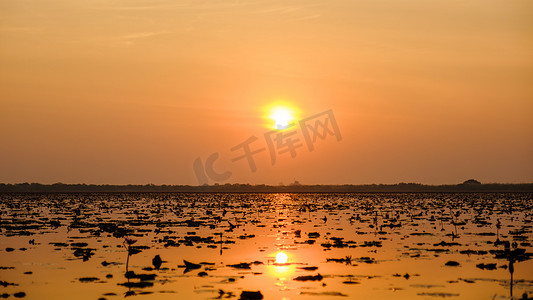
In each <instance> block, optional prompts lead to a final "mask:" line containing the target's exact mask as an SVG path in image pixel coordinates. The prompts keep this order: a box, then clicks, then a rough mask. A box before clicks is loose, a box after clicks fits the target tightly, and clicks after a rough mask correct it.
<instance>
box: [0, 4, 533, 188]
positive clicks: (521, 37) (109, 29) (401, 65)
mask: <svg viewBox="0 0 533 300" xmlns="http://www.w3.org/2000/svg"><path fill="white" fill-rule="evenodd" d="M0 70H1V71H0V137H1V144H0V145H1V146H0V182H4V183H17V182H41V183H54V182H64V183H97V184H102V183H109V184H146V183H153V184H194V185H196V184H199V181H198V180H197V176H196V175H197V174H196V173H195V169H194V168H193V164H194V162H195V160H197V159H199V160H198V161H201V163H202V165H205V162H206V160H207V158H208V157H209V156H210V155H212V154H213V153H218V154H219V157H218V159H217V160H216V161H215V163H214V165H213V167H214V170H215V171H216V172H217V173H224V172H231V174H230V175H228V176H229V177H228V178H227V179H224V180H221V181H220V182H219V183H227V182H229V183H252V184H256V183H265V184H279V183H284V184H289V183H291V182H293V181H295V180H298V181H299V182H301V183H303V184H316V183H321V184H345V183H353V184H366V183H398V182H419V183H425V184H448V183H459V182H462V181H464V180H466V179H469V178H475V179H477V180H479V181H481V182H503V183H520V182H533V2H532V1H530V0H524V1H514V0H513V1H509V0H505V1H504V0H502V1H491V0H482V1H453V0H452V1H450V0H438V1H426V0H405V1H392V0H382V1H376V0H365V1H362V0H330V1H323V0H321V1H318V0H299V1H289V0H287V1H280V0H252V1H177V0H173V1H169V0H159V1H154V0H152V1H147V0H134V1H132V0H128V1H122V0H117V1H102V0H91V1H89V0H78V1H73V0H61V1H54V0H51V1H42V0H39V1H37V0H3V1H1V2H0ZM276 105H281V106H284V107H286V108H287V109H289V110H290V111H291V112H292V113H293V114H294V116H293V117H294V120H296V121H297V120H301V119H304V118H307V117H311V116H314V115H316V114H319V113H323V112H327V111H329V112H331V113H332V115H333V116H334V118H335V121H336V124H337V126H338V129H339V132H340V136H338V137H337V136H334V135H327V136H324V138H323V139H320V138H317V139H316V140H315V143H314V149H313V151H311V150H310V149H309V148H308V146H307V144H306V142H305V140H304V136H303V132H302V130H301V129H302V128H301V127H300V124H299V123H296V124H295V125H294V126H293V127H290V128H288V129H286V130H284V131H279V132H285V133H288V132H289V131H291V130H292V132H293V133H294V134H293V135H292V138H295V139H296V138H297V139H299V141H298V142H299V143H300V145H301V147H298V148H295V149H294V150H295V156H294V157H292V156H291V153H290V152H284V153H277V155H276V159H275V162H274V164H273V163H272V157H271V155H270V153H269V148H268V144H267V142H266V139H265V138H266V137H267V136H269V134H268V133H269V132H271V131H272V130H275V129H273V127H274V125H275V124H274V123H273V121H272V120H269V119H268V116H269V115H270V114H271V110H272V108H273V107H274V106H276ZM327 124H329V125H331V122H329V123H327ZM277 133H278V132H276V131H274V135H275V134H277ZM265 134H266V135H265ZM250 137H256V138H257V139H256V140H255V141H254V142H253V143H251V144H250V147H251V148H252V150H256V149H260V148H264V149H265V150H264V151H262V152H259V153H257V154H255V155H254V156H253V159H254V162H255V164H256V170H255V172H252V171H251V168H250V165H249V164H248V162H247V160H246V159H240V160H236V161H233V160H234V159H236V158H237V157H238V156H241V155H242V154H243V152H242V151H240V152H239V151H231V149H232V148H233V147H236V146H238V145H239V144H242V143H244V142H245V141H247V140H249V138H250ZM274 145H275V146H277V143H274ZM275 150H276V151H277V150H280V151H281V150H282V149H281V148H280V149H275ZM227 174H229V173H227ZM208 177H209V176H208ZM215 182H216V181H213V180H212V178H211V179H210V180H209V183H210V184H212V183H215Z"/></svg>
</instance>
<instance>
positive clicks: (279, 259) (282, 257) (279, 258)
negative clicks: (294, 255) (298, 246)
mask: <svg viewBox="0 0 533 300" xmlns="http://www.w3.org/2000/svg"><path fill="white" fill-rule="evenodd" d="M287 258H288V257H287V254H285V253H283V252H279V253H278V254H276V263H277V264H286V263H287Z"/></svg>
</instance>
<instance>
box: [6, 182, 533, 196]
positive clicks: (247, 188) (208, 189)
mask: <svg viewBox="0 0 533 300" xmlns="http://www.w3.org/2000/svg"><path fill="white" fill-rule="evenodd" d="M469 181H470V180H468V181H465V182H464V183H462V184H456V185H424V184H418V183H398V184H365V185H352V184H345V185H301V184H290V185H264V184H259V185H250V184H215V185H204V186H193V185H153V184H146V185H109V184H103V185H97V184H64V183H54V184H40V183H16V184H4V183H0V192H2V193H19V192H20V193H42V192H52V193H95V192H159V193H160V192H163V193H170V192H204V193H419V192H420V193H432V192H435V193H442V192H451V193H456V192H465V193H476V192H483V193H487V192H489V193H491V192H492V193H498V192H518V193H520V192H533V183H519V184H503V183H487V184H481V183H479V182H477V183H474V184H472V183H468V182H469Z"/></svg>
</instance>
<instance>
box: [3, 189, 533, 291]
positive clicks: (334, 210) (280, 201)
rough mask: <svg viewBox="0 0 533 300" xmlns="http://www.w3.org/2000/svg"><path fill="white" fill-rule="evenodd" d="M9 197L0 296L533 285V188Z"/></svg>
mask: <svg viewBox="0 0 533 300" xmlns="http://www.w3.org/2000/svg"><path fill="white" fill-rule="evenodd" d="M0 198H1V202H0V205H1V209H2V210H1V211H2V215H1V231H0V235H1V239H0V281H2V287H1V290H0V295H1V294H9V296H10V297H14V296H15V295H16V296H18V297H25V298H26V299H74V298H75V299H119V298H123V297H135V298H140V299H239V298H241V297H242V298H246V296H249V297H252V298H253V297H259V294H258V293H247V292H257V291H259V292H260V293H261V295H262V296H263V297H264V299H370V298H372V299H391V298H394V299H442V298H445V299H521V297H522V295H523V294H524V293H525V292H526V293H527V294H528V295H529V296H530V297H532V296H533V260H530V258H531V257H532V256H533V254H532V251H533V247H532V245H531V239H532V237H533V233H532V224H533V223H532V221H533V214H532V213H533V201H532V198H533V194H451V193H448V194H193V193H191V194H180V193H168V194H158V193H153V194H149V193H147V194H135V193H132V194H111V193H101V194H2V195H0ZM498 227H499V228H498ZM128 242H129V243H130V244H128ZM127 247H129V251H128V249H127ZM280 253H281V254H280ZM128 254H131V255H128ZM156 255H159V257H160V258H161V260H162V261H163V262H162V263H161V265H160V266H159V269H157V268H156V267H157V265H158V263H157V260H156V261H155V265H156V266H154V262H153V258H154V257H155V256H156ZM285 258H286V261H285ZM184 260H186V261H188V262H191V264H190V265H189V267H188V268H187V267H186V266H185V263H184ZM126 269H127V271H129V272H128V273H127V275H128V276H126ZM151 274H153V275H151ZM22 293H24V294H22ZM254 299H255V298H254Z"/></svg>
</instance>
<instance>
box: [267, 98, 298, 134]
mask: <svg viewBox="0 0 533 300" xmlns="http://www.w3.org/2000/svg"><path fill="white" fill-rule="evenodd" d="M267 110H268V115H267V118H268V119H269V120H270V122H273V123H274V126H273V127H274V129H277V130H283V129H287V128H288V127H289V126H291V125H292V124H293V123H294V122H295V121H296V111H297V110H296V109H295V108H294V107H293V106H291V105H290V104H287V103H276V104H273V105H271V106H270V107H269V108H267ZM271 124H272V123H271ZM268 127H271V125H269V126H268Z"/></svg>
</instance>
